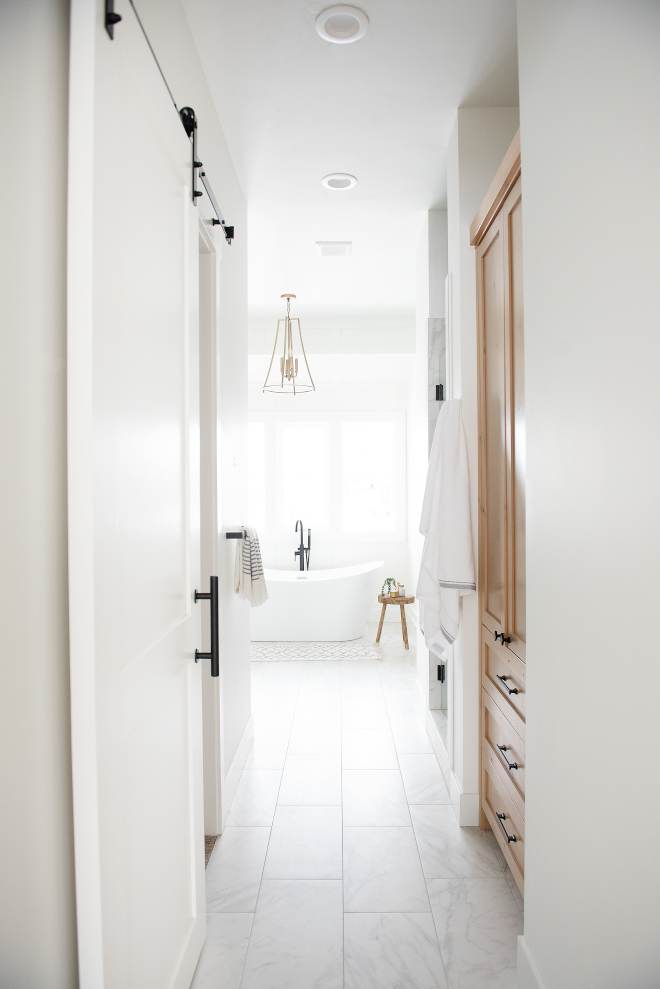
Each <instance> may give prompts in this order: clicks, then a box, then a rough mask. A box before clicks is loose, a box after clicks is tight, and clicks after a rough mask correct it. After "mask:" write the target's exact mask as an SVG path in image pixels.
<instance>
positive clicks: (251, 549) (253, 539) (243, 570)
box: [234, 526, 268, 608]
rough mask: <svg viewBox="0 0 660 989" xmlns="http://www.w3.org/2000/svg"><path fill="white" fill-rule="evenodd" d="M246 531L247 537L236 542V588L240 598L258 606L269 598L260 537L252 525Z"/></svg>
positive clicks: (254, 606)
mask: <svg viewBox="0 0 660 989" xmlns="http://www.w3.org/2000/svg"><path fill="white" fill-rule="evenodd" d="M244 532H245V538H244V539H239V541H238V542H237V544H236V563H235V566H234V590H235V591H236V593H237V594H238V596H239V598H242V599H243V600H244V601H249V602H250V604H251V606H252V607H253V608H258V607H259V605H260V604H263V603H264V601H267V600H268V588H267V587H266V578H265V577H264V568H263V564H262V562H261V549H260V547H259V537H258V536H257V530H256V529H254V528H252V526H247V528H246V529H244Z"/></svg>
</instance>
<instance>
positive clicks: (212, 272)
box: [198, 216, 226, 835]
mask: <svg viewBox="0 0 660 989" xmlns="http://www.w3.org/2000/svg"><path fill="white" fill-rule="evenodd" d="M198 227H199V282H198V299H199V357H200V359H199V395H200V402H199V414H200V535H201V582H202V587H203V588H206V587H207V585H208V582H209V577H210V576H211V574H215V575H217V574H218V556H219V545H218V540H219V537H220V532H219V519H220V505H219V478H218V432H219V430H218V380H219V375H220V368H219V363H218V362H219V347H218V330H219V320H220V263H221V261H222V247H221V245H219V244H216V242H215V240H214V238H213V237H212V235H211V233H210V231H209V229H208V225H207V222H206V221H205V220H204V218H203V217H202V216H200V218H199V224H198ZM202 607H203V612H202V614H203V619H202V648H203V649H204V650H206V649H207V648H208V646H209V642H208V640H207V637H208V635H209V632H208V621H207V613H206V609H207V607H208V605H203V606H202ZM222 681H223V678H222V665H221V668H220V676H219V677H215V678H214V677H211V670H210V667H209V665H208V663H206V662H205V663H204V667H203V669H202V711H203V713H202V728H203V737H204V743H203V744H204V833H205V834H207V835H219V834H222V830H223V790H224V788H223V785H222V759H223V740H222V699H223V683H222ZM225 816H226V815H225Z"/></svg>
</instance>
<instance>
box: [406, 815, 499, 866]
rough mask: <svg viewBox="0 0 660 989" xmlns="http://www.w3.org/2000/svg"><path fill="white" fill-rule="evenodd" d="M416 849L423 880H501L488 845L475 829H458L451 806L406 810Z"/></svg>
mask: <svg viewBox="0 0 660 989" xmlns="http://www.w3.org/2000/svg"><path fill="white" fill-rule="evenodd" d="M410 813H411V815H412V821H413V827H414V829H415V835H416V836H417V845H418V847H419V854H420V856H421V859H422V867H423V869H424V875H425V876H426V878H427V879H493V878H498V879H499V878H502V869H501V868H500V864H499V862H498V861H497V858H496V856H495V852H494V851H493V849H492V847H491V845H490V842H489V841H488V839H487V838H486V837H484V835H483V834H481V832H480V831H479V828H462V827H460V826H459V824H458V821H457V820H456V815H455V813H454V809H453V807H451V806H444V805H439V804H428V805H426V806H422V805H417V806H413V807H411V808H410Z"/></svg>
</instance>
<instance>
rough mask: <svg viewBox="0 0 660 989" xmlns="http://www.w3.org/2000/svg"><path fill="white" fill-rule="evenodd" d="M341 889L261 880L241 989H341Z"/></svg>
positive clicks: (330, 883)
mask: <svg viewBox="0 0 660 989" xmlns="http://www.w3.org/2000/svg"><path fill="white" fill-rule="evenodd" d="M342 916H343V907H342V884H341V882H339V881H336V880H304V879H301V880H276V879H264V881H263V882H262V884H261V892H260V894H259V900H258V902H257V910H256V913H255V917H254V923H253V926H252V935H251V937H250V944H249V947H248V952H247V958H246V960H245V969H244V971H243V980H242V982H241V989H343V973H342Z"/></svg>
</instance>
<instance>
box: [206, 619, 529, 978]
mask: <svg viewBox="0 0 660 989" xmlns="http://www.w3.org/2000/svg"><path fill="white" fill-rule="evenodd" d="M375 632H376V626H374V627H373V628H372V627H369V629H368V633H367V635H366V636H365V637H364V638H363V640H361V641H372V642H373V640H374V639H375ZM411 646H412V643H411ZM377 648H378V651H379V655H380V659H378V660H362V659H357V660H350V659H348V660H339V661H336V660H329V661H327V662H324V661H319V660H315V661H282V662H268V663H261V664H260V663H253V664H252V666H253V711H254V715H255V738H254V744H253V746H252V750H251V751H250V754H249V756H248V759H247V762H246V764H245V769H244V771H243V774H242V777H241V781H240V783H239V786H238V790H237V793H236V797H235V799H234V802H233V805H232V808H231V811H230V814H229V818H228V821H227V826H226V828H225V831H224V833H223V834H222V835H221V836H220V837H219V838H218V840H217V841H216V843H215V846H214V849H213V852H212V854H211V859H210V861H209V865H208V868H207V871H206V887H207V911H208V914H207V922H208V931H207V938H206V942H205V945H204V948H203V950H202V954H201V957H200V960H199V964H198V966H197V971H196V973H195V977H194V980H193V984H192V985H193V989H517V983H516V976H515V966H516V943H517V941H516V939H517V935H518V934H521V933H522V929H523V921H522V899H521V898H520V895H519V894H518V891H517V889H516V886H515V883H514V881H513V877H512V875H511V873H510V871H509V870H508V868H507V866H506V862H505V860H504V857H503V856H502V854H501V852H500V850H499V846H498V845H497V842H496V840H495V837H494V836H493V834H492V832H480V831H479V829H478V828H460V827H459V826H458V824H457V822H456V817H455V815H454V811H453V809H452V807H451V803H450V799H449V794H448V793H447V789H446V786H445V783H444V779H443V777H442V774H441V772H440V769H439V767H438V763H437V761H436V758H435V755H434V754H433V750H432V747H431V744H430V742H429V739H428V736H427V734H426V731H425V729H424V723H423V720H422V718H421V715H420V712H419V710H418V707H417V699H416V692H415V691H416V688H415V683H414V670H415V657H414V650H413V648H412V647H411V649H410V651H405V650H404V648H403V643H402V641H401V630H400V627H399V626H398V625H394V624H392V625H391V627H390V628H389V629H388V628H387V626H385V628H384V630H383V637H382V639H381V643H380V646H379V647H377ZM264 667H267V669H264Z"/></svg>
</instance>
